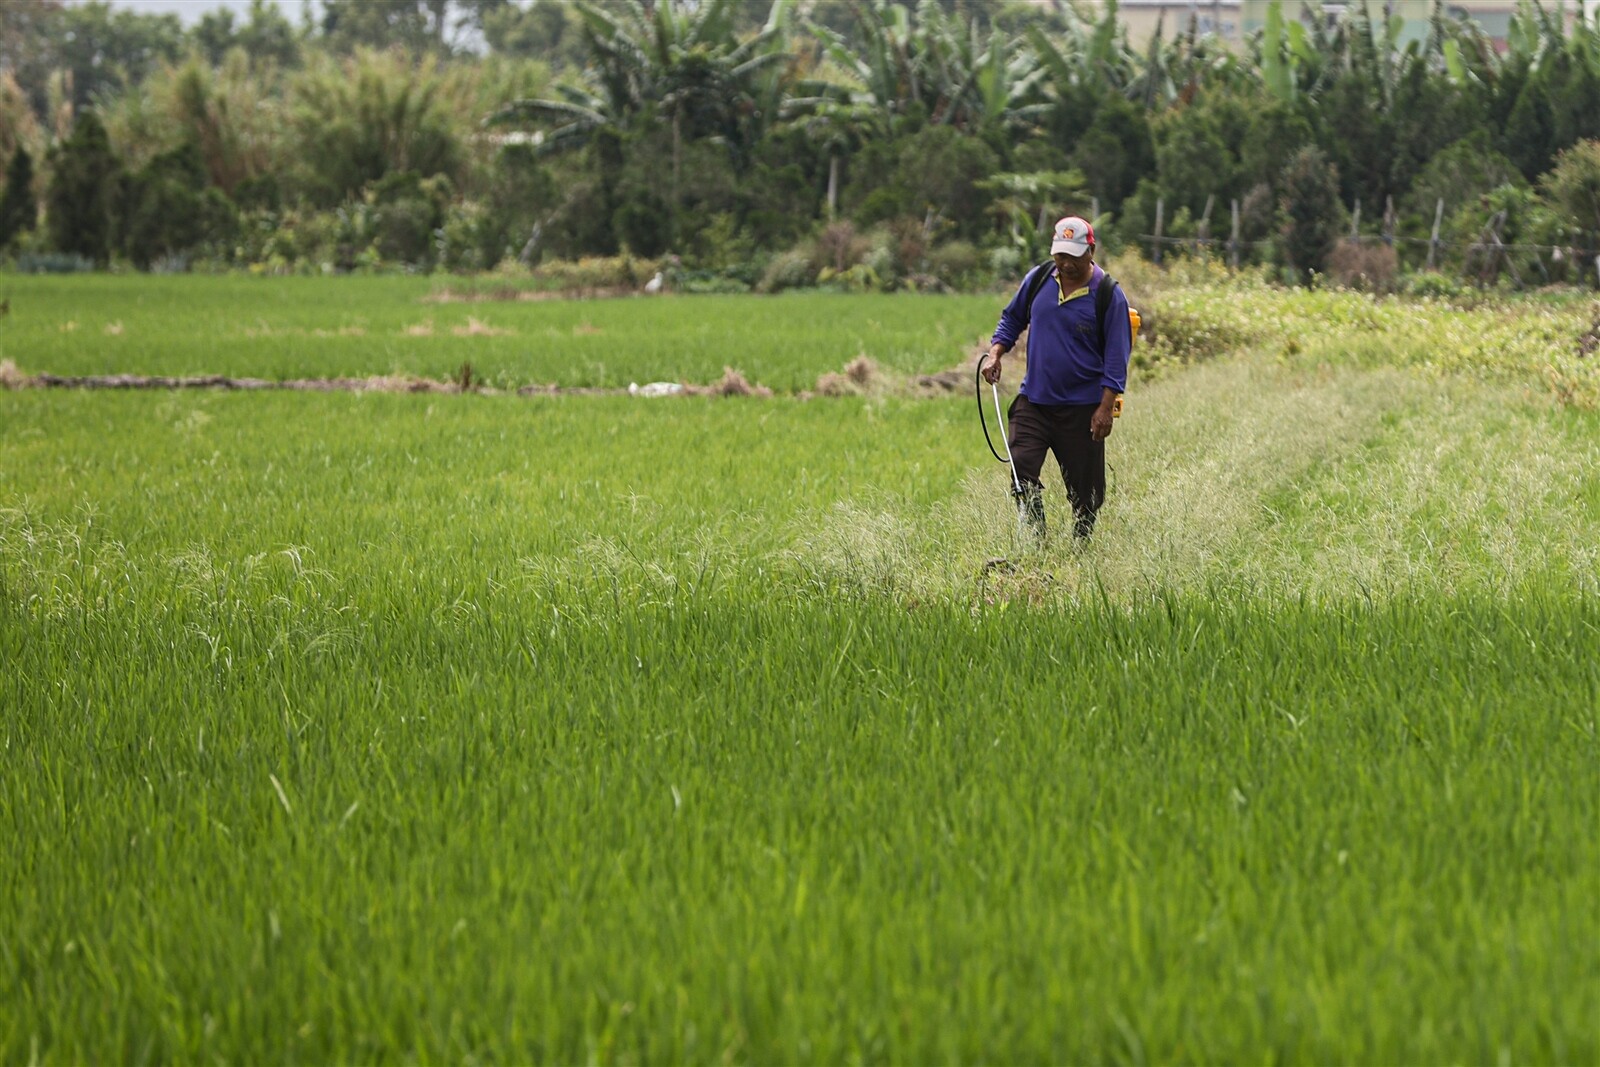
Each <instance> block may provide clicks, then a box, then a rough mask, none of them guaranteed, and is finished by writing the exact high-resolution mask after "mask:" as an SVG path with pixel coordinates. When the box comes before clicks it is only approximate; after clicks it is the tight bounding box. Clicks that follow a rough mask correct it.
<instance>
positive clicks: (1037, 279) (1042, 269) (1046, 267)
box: [1022, 259, 1056, 320]
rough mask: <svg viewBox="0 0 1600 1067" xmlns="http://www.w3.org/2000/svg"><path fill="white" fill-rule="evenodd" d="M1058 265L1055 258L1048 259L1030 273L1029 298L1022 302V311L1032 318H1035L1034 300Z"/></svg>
mask: <svg viewBox="0 0 1600 1067" xmlns="http://www.w3.org/2000/svg"><path fill="white" fill-rule="evenodd" d="M1055 265H1056V261H1055V260H1054V259H1047V260H1045V261H1044V262H1043V263H1041V264H1039V265H1038V266H1037V267H1035V268H1033V272H1032V273H1031V274H1030V275H1029V279H1030V280H1029V282H1028V299H1026V300H1024V301H1023V302H1022V311H1023V313H1024V314H1025V315H1027V316H1028V318H1029V319H1030V320H1031V319H1032V318H1033V302H1034V301H1035V300H1036V299H1038V297H1039V290H1040V289H1043V288H1044V283H1045V282H1047V281H1049V280H1050V269H1051V268H1052V267H1054V266H1055Z"/></svg>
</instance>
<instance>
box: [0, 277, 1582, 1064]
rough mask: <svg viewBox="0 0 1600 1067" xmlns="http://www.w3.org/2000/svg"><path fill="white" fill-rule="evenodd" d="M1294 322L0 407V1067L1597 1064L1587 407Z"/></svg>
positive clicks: (17, 399) (79, 396) (54, 396)
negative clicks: (1286, 341)
mask: <svg viewBox="0 0 1600 1067" xmlns="http://www.w3.org/2000/svg"><path fill="white" fill-rule="evenodd" d="M384 281H385V282H386V283H390V282H393V281H394V280H384ZM402 281H403V280H402ZM397 284H398V283H397ZM381 288H382V287H377V288H375V289H374V291H375V292H376V291H379V289H381ZM108 291H109V290H108ZM180 291H181V290H163V289H161V288H160V287H155V288H153V289H152V290H151V296H150V299H151V300H152V301H156V300H157V299H158V298H159V297H161V294H162V293H164V292H165V293H168V294H169V295H170V294H171V293H173V292H180ZM268 291H271V292H276V291H280V290H276V289H273V290H268ZM298 292H302V293H304V294H306V299H307V301H308V302H311V301H314V300H315V299H317V298H316V297H314V296H312V295H310V294H312V292H313V290H312V289H310V288H307V289H305V290H298ZM1320 295H1321V294H1316V293H1313V294H1308V296H1307V299H1311V298H1315V297H1318V296H1320ZM108 299H109V297H108ZM786 299H789V298H786ZM792 299H794V300H795V307H796V308H808V309H811V311H812V313H813V314H815V308H817V307H821V306H826V307H829V308H835V309H841V317H844V314H843V311H844V310H848V309H851V308H855V309H857V312H852V313H858V312H859V310H860V309H862V308H871V309H873V310H874V313H876V312H877V311H878V310H879V309H881V308H883V307H890V308H895V307H897V306H898V305H897V304H896V303H895V300H898V299H899V298H895V300H887V301H885V302H883V303H879V302H875V301H873V302H861V303H855V302H844V303H827V304H813V303H809V302H807V301H806V300H804V299H803V298H798V297H797V298H792ZM1268 299H1269V298H1268V297H1266V296H1262V297H1259V298H1257V297H1256V296H1253V295H1248V294H1247V295H1245V296H1244V297H1242V298H1241V300H1240V301H1239V306H1238V307H1236V308H1234V309H1232V310H1229V311H1227V313H1228V314H1233V315H1237V316H1238V317H1239V318H1241V319H1243V320H1244V321H1245V322H1246V323H1248V322H1249V320H1250V316H1252V315H1254V314H1258V313H1259V314H1264V311H1263V308H1265V307H1267V306H1268V303H1267V301H1268ZM639 303H641V304H642V303H643V302H642V301H641V302H639ZM668 303H670V302H668ZM681 303H683V304H689V303H690V302H689V301H682V302H681ZM750 303H751V302H745V303H741V304H740V305H737V306H738V307H739V308H741V309H742V308H748V307H749V306H750ZM753 303H755V304H756V305H758V306H761V307H777V308H781V307H783V306H784V302H783V301H782V300H772V301H754V302H753ZM592 306H598V305H592ZM696 306H699V307H701V308H702V309H704V308H710V307H713V306H714V305H711V304H697V305H696ZM918 306H929V307H941V306H948V305H939V304H929V305H918ZM1298 306H1300V305H1298V304H1296V305H1290V307H1291V308H1292V307H1298ZM1336 306H1340V307H1342V306H1343V305H1336ZM167 310H168V314H169V315H170V316H172V322H173V323H174V324H176V323H178V322H180V321H186V320H180V319H179V318H178V317H177V311H176V308H175V307H174V306H169V307H168V309H167ZM214 310H216V311H218V313H220V310H221V309H220V308H217V309H214ZM16 313H17V314H18V315H26V314H29V312H28V311H27V305H26V304H24V303H23V302H22V301H21V300H19V301H18V302H17V312H16ZM1211 313H1213V314H1220V313H1222V312H1218V311H1212V312H1211ZM1532 313H1533V312H1530V314H1532ZM283 314H284V316H285V320H284V321H293V320H292V316H294V315H303V316H305V317H304V318H302V319H299V320H298V321H301V322H305V323H312V322H317V321H326V320H325V319H319V316H322V315H325V314H326V308H324V309H323V310H321V311H318V310H315V308H311V309H306V308H302V309H300V310H298V311H296V310H292V309H286V310H285V311H284V312H283ZM151 315H152V321H153V319H154V318H155V317H156V316H155V313H154V312H151ZM128 319H129V320H132V319H133V316H132V315H131V313H130V314H129V315H128ZM1291 326H1292V327H1293V328H1295V329H1300V330H1305V331H1306V335H1307V336H1312V328H1311V327H1309V326H1305V325H1303V324H1302V325H1294V324H1291ZM313 328H320V327H313ZM707 328H708V329H710V330H715V329H719V328H722V327H721V326H720V325H719V324H717V323H709V324H707ZM130 330H131V327H130ZM172 332H173V333H176V332H178V331H177V330H176V329H173V330H172ZM1327 332H1328V335H1329V336H1331V335H1332V333H1333V331H1331V330H1330V331H1327ZM1373 333H1374V335H1375V336H1381V334H1380V333H1379V332H1378V331H1376V330H1374V331H1373ZM102 336H105V335H102ZM692 336H694V335H693V334H692V333H684V334H681V335H680V336H679V342H680V343H686V342H684V341H683V338H684V337H692ZM6 343H7V344H10V343H11V341H9V340H8V341H7V342H6ZM1318 343H1319V344H1321V343H1322V342H1318ZM215 347H217V349H218V352H219V353H221V355H220V356H219V358H235V357H236V356H237V353H234V352H229V351H227V350H226V349H224V348H223V347H221V346H215ZM66 350H67V349H66V348H65V347H63V348H62V349H61V351H66ZM771 351H772V352H773V353H778V352H779V351H780V350H779V349H777V348H776V347H774V348H773V349H772V350H771ZM1319 351H1320V354H1319ZM1371 351H1372V352H1374V353H1375V352H1376V347H1374V348H1373V349H1372V350H1371ZM9 354H10V351H9V350H8V352H7V355H9ZM1336 354H1337V353H1336V350H1335V349H1334V347H1333V342H1331V341H1329V342H1328V343H1327V346H1326V347H1325V348H1322V349H1320V350H1319V349H1316V348H1314V347H1313V346H1310V345H1308V346H1307V347H1306V348H1305V349H1304V350H1303V351H1302V353H1300V354H1297V355H1291V356H1285V355H1284V354H1283V353H1282V350H1281V348H1279V347H1277V346H1272V345H1263V346H1260V347H1258V348H1257V349H1256V350H1255V351H1254V352H1250V353H1245V354H1241V355H1236V356H1231V357H1227V358H1221V359H1212V360H1209V361H1207V362H1204V363H1201V364H1195V365H1191V366H1188V367H1187V368H1186V369H1183V370H1182V371H1181V373H1172V374H1169V375H1168V376H1166V377H1165V378H1163V379H1161V380H1160V381H1157V382H1154V383H1151V384H1149V385H1147V386H1145V385H1137V386H1136V388H1135V390H1134V392H1132V393H1130V396H1129V403H1128V407H1127V411H1126V413H1125V414H1124V416H1123V417H1122V419H1121V420H1119V423H1118V426H1117V429H1116V431H1115V433H1114V434H1113V436H1112V438H1111V441H1110V445H1109V452H1110V456H1111V462H1112V464H1113V465H1114V473H1113V481H1112V491H1111V496H1110V498H1109V501H1108V503H1107V505H1106V508H1105V510H1104V512H1103V513H1102V516H1101V523H1100V525H1099V527H1098V529H1097V532H1096V535H1095V539H1094V541H1093V542H1092V543H1091V544H1090V545H1089V546H1087V547H1084V548H1080V549H1074V548H1073V547H1072V546H1071V545H1070V544H1065V543H1054V544H1051V545H1048V546H1045V547H1043V548H1029V547H1027V546H1025V545H1023V544H1019V543H1016V542H1015V541H1014V540H1013V538H1014V537H1015V530H1016V522H1015V513H1014V511H1012V510H1011V507H1012V505H1011V501H1010V499H1009V496H1008V494H1007V492H1006V487H1005V484H1004V482H1005V479H1004V472H1003V471H1002V470H1001V468H1000V467H999V466H998V465H996V464H994V463H993V462H992V461H991V460H989V459H988V456H987V453H986V451H985V450H984V449H983V447H982V444H981V440H980V439H979V437H978V434H977V428H976V427H975V426H974V425H973V421H974V420H973V415H972V411H971V398H970V397H960V398H951V399H948V400H913V399H909V398H904V397H895V396H877V397H872V398H867V397H845V398H838V399H827V400H823V399H817V400H811V401H799V400H796V399H793V398H787V397H776V398H772V399H767V400H759V399H753V398H752V399H737V400H732V399H730V400H722V399H713V398H709V397H691V398H683V399H680V400H674V401H655V402H652V401H642V400H637V399H634V398H630V397H626V396H617V397H589V396H544V397H538V398H531V399H530V398H518V397H512V396H504V395H502V396H486V395H430V396H410V395H389V394H354V395H351V394H284V393H249V394H241V393H224V392H171V393H144V394H127V393H111V392H102V393H89V392H85V393H74V392H66V391H48V390H22V391H9V392H0V663H3V664H4V665H5V669H4V670H0V752H3V753H5V773H4V774H3V775H0V834H3V836H4V839H5V840H6V841H7V842H8V849H7V853H6V863H5V864H3V865H0V1059H5V1060H24V1059H27V1060H37V1061H39V1062H46V1063H48V1062H78V1061H91V1060H92V1061H100V1060H125V1059H182V1060H197V1059H212V1058H218V1059H224V1060H239V1059H272V1060H316V1061H362V1062H365V1061H372V1060H391V1059H430V1060H431V1059H446V1058H450V1059H466V1058H473V1059H478V1060H486V1059H492V1060H514V1061H547V1060H553V1061H561V1062H568V1061H578V1060H585V1061H587V1060H592V1061H595V1062H604V1063H616V1062H638V1061H646V1060H654V1061H660V1060H670V1061H703V1060H711V1059H718V1060H726V1061H730V1062H772V1061H782V1062H810V1061H827V1062H833V1061H839V1060H861V1061H875V1062H905V1061H915V1062H923V1061H929V1060H998V1061H1051V1062H1058V1061H1064V1062H1087V1061H1102V1060H1126V1061H1130V1062H1142V1061H1208V1062H1212V1061H1228V1062H1232V1061H1265V1060H1272V1061H1292V1062H1310V1061H1317V1062H1325V1061H1363V1062H1436V1061H1438V1062H1442V1061H1464V1060H1472V1061H1488V1060H1495V1061H1500V1060H1508V1061H1531V1062H1541V1063H1569V1062H1590V1061H1593V1060H1595V1059H1596V1058H1600V1045H1597V1043H1596V1036H1595V1028H1594V1026H1593V1025H1592V1021H1593V1019H1594V1018H1595V1017H1596V1016H1597V1014H1600V988H1597V986H1596V984H1595V983H1594V982H1593V980H1592V970H1593V968H1592V952H1590V951H1589V946H1592V945H1593V944H1595V943H1597V941H1600V912H1597V911H1596V909H1595V908H1594V906H1593V901H1594V899H1595V897H1596V894H1597V891H1600V844H1597V839H1596V837H1595V835H1594V833H1593V827H1594V826H1595V825H1596V824H1597V822H1600V790H1597V789H1596V788H1595V775H1594V767H1595V766H1596V759H1597V758H1600V732H1597V727H1596V722H1595V700H1594V696H1595V693H1596V692H1597V691H1600V667H1597V666H1596V662H1595V660H1594V657H1592V656H1590V655H1587V654H1586V650H1587V649H1588V648H1589V647H1590V646H1592V645H1593V644H1594V642H1595V639H1596V637H1597V636H1600V611H1597V608H1596V605H1597V603H1600V600H1597V594H1600V589H1597V587H1596V584H1595V577H1594V576H1595V574H1596V568H1595V563H1596V560H1595V555H1594V553H1595V550H1594V548H1593V547H1592V546H1593V537H1592V531H1593V530H1594V528H1595V525H1596V519H1597V517H1600V495H1597V494H1596V489H1595V486H1594V485H1593V484H1592V483H1593V481H1594V480H1593V478H1592V477H1591V476H1590V472H1592V470H1593V469H1594V464H1595V458H1596V457H1595V451H1596V448H1597V447H1600V416H1597V415H1596V413H1595V412H1594V411H1592V410H1588V409H1586V408H1584V407H1582V406H1581V405H1574V404H1560V403H1557V402H1554V401H1553V400H1552V399H1551V398H1550V397H1549V396H1547V395H1545V394H1544V393H1543V392H1542V391H1541V392H1538V393H1533V394H1532V395H1526V394H1528V393H1529V392H1530V391H1528V390H1524V389H1522V388H1520V387H1510V386H1508V384H1507V383H1508V382H1512V381H1516V379H1515V378H1514V377H1499V376H1493V375H1485V376H1484V377H1482V378H1480V377H1478V376H1476V375H1473V374H1457V373H1453V372H1447V373H1444V374H1440V373H1438V370H1437V368H1434V367H1431V366H1426V365H1423V364H1422V363H1420V362H1415V363H1406V364H1405V365H1401V366H1377V365H1375V364H1374V361H1372V360H1369V359H1367V358H1364V357H1363V358H1343V359H1341V358H1335V357H1336ZM1302 357H1304V358H1302ZM808 358H810V359H813V360H815V361H817V362H821V360H820V359H819V358H818V357H817V356H816V355H815V353H813V354H812V355H811V356H810V357H808ZM464 361H465V360H461V361H458V362H464ZM21 362H24V363H29V362H31V361H27V360H23V361H21ZM471 362H472V364H473V366H474V367H482V366H484V365H485V364H484V362H483V361H482V360H481V359H480V358H479V357H478V355H477V354H476V353H474V354H473V356H472V359H471ZM828 362H830V363H832V364H833V365H835V366H836V365H837V363H838V362H839V361H834V360H829V361H828ZM796 365H798V359H797V361H796ZM491 366H492V364H491ZM769 381H770V379H769ZM1050 496H1051V499H1050V504H1051V507H1052V509H1053V515H1054V517H1055V519H1056V524H1057V527H1058V528H1059V527H1060V526H1061V523H1060V519H1061V517H1062V516H1063V515H1064V514H1065V510H1064V503H1065V502H1064V500H1063V499H1062V496H1063V494H1062V493H1061V491H1060V490H1059V487H1057V486H1052V487H1051V490H1050ZM997 555H1006V556H1008V557H1009V558H1010V559H1011V560H1012V562H1013V563H1014V564H1015V566H1014V569H1012V570H1010V571H1001V570H995V569H991V570H989V571H987V572H985V570H984V569H983V567H982V564H983V561H984V560H985V559H987V558H989V557H993V556H997Z"/></svg>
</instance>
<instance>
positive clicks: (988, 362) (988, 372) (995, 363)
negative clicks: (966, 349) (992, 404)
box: [982, 349, 1004, 385]
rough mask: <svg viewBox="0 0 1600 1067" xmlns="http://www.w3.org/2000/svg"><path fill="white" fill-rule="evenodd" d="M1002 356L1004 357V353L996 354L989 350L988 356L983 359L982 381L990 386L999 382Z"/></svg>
mask: <svg viewBox="0 0 1600 1067" xmlns="http://www.w3.org/2000/svg"><path fill="white" fill-rule="evenodd" d="M1002 355H1004V353H1001V352H996V351H994V350H992V349H991V350H990V352H989V354H988V355H987V356H985V357H983V367H982V372H983V380H984V381H986V382H988V383H989V384H990V385H993V384H995V383H996V382H998V381H999V380H1000V357H1001V356H1002Z"/></svg>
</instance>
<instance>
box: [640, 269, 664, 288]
mask: <svg viewBox="0 0 1600 1067" xmlns="http://www.w3.org/2000/svg"><path fill="white" fill-rule="evenodd" d="M665 282H666V279H665V278H663V277H661V272H660V271H656V276H655V277H654V278H651V279H650V280H649V281H647V282H645V283H644V291H645V292H647V293H659V292H660V291H661V286H662V285H663V284H665Z"/></svg>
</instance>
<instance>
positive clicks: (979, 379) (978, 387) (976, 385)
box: [972, 356, 1008, 463]
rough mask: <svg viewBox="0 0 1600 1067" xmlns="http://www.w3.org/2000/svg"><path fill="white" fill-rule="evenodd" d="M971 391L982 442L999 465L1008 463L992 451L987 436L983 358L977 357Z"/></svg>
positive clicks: (992, 440)
mask: <svg viewBox="0 0 1600 1067" xmlns="http://www.w3.org/2000/svg"><path fill="white" fill-rule="evenodd" d="M972 391H973V392H974V393H975V394H977V397H978V425H980V426H982V427H983V441H984V443H985V444H987V445H988V446H989V451H990V453H991V454H993V456H994V458H995V459H997V460H999V461H1000V462H1001V463H1006V462H1008V460H1007V459H1006V457H1004V456H1002V455H1001V454H1000V453H998V452H996V451H995V450H994V438H992V437H990V436H989V419H988V416H986V415H984V413H983V356H979V357H978V372H977V374H976V376H975V379H974V381H973V384H972ZM1000 429H1001V430H1004V429H1005V427H1004V426H1002V427H1000Z"/></svg>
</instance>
